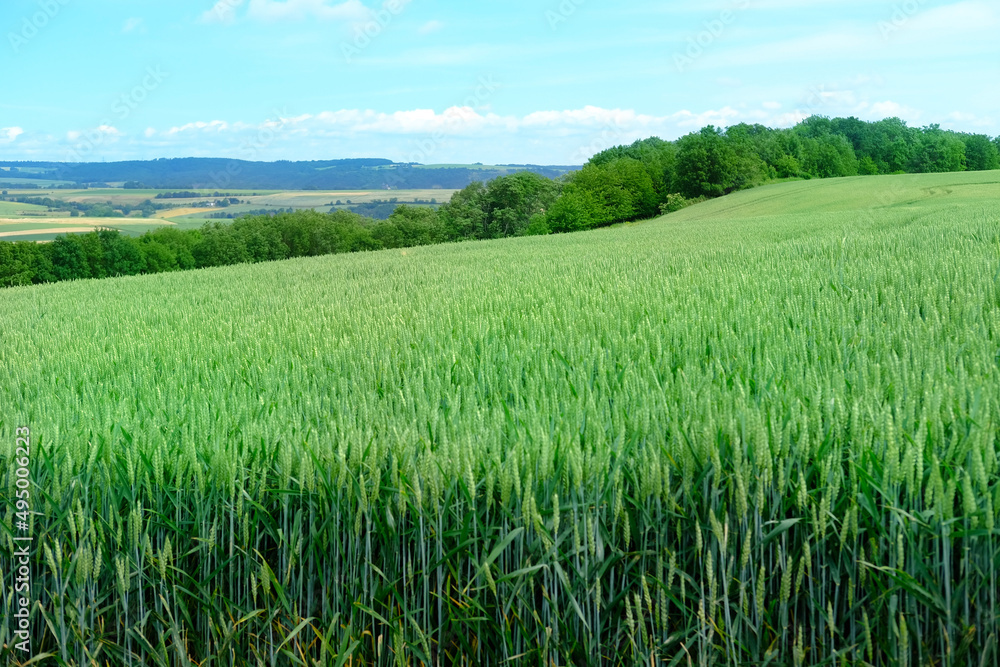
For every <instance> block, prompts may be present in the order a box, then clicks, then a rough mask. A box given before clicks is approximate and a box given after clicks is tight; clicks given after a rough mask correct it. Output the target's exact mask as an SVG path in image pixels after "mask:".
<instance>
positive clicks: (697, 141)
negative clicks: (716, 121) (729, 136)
mask: <svg viewBox="0 0 1000 667" xmlns="http://www.w3.org/2000/svg"><path fill="white" fill-rule="evenodd" d="M677 185H678V189H679V190H680V192H681V194H683V195H684V196H685V197H687V198H689V199H693V198H695V197H701V196H705V197H719V196H722V195H724V194H728V193H729V192H732V191H733V190H734V189H735V188H736V156H735V153H734V152H733V149H732V147H731V146H729V144H727V143H726V141H725V140H724V139H723V137H722V134H721V133H720V131H719V130H717V129H716V128H715V127H714V126H712V125H709V126H708V127H705V128H703V129H702V130H701V131H700V132H696V133H692V134H688V135H686V136H684V137H681V138H680V139H679V140H678V148H677Z"/></svg>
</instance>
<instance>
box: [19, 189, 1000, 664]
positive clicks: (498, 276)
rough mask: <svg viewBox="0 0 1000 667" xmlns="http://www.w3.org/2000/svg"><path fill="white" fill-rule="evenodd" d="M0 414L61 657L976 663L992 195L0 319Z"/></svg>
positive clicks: (101, 297) (689, 223)
mask: <svg viewBox="0 0 1000 667" xmlns="http://www.w3.org/2000/svg"><path fill="white" fill-rule="evenodd" d="M0 406H2V408H0V420H2V427H0V434H2V436H0V437H2V438H3V439H2V441H0V489H13V488H14V478H15V475H14V465H13V463H12V456H13V453H14V441H15V439H14V428H15V427H16V426H22V425H24V426H29V427H30V428H31V430H32V434H33V438H34V444H35V448H34V450H33V452H32V455H33V459H32V464H31V474H32V480H33V483H34V485H35V486H33V487H32V488H33V489H34V492H33V496H32V497H33V499H34V500H33V502H34V503H35V506H34V509H35V511H37V512H38V514H37V515H36V516H35V518H34V524H33V529H32V530H33V535H34V543H33V544H34V547H33V548H34V549H35V550H36V551H37V554H35V555H34V556H33V557H34V558H35V561H34V562H35V564H36V570H35V576H36V583H35V586H34V588H33V591H34V594H35V595H37V596H39V598H40V599H41V601H42V608H43V609H44V610H45V613H46V614H47V615H48V618H50V619H51V618H58V619H61V620H60V621H59V622H56V623H48V624H47V623H46V622H45V621H44V619H42V617H41V612H39V611H37V610H36V611H34V612H33V613H34V616H33V619H34V620H33V622H32V632H33V633H34V635H33V644H32V645H33V646H35V647H38V650H39V651H41V650H49V651H53V652H55V653H56V654H57V655H60V656H62V659H63V660H64V661H65V662H66V663H67V664H70V663H72V662H73V661H76V663H77V664H85V663H89V657H88V656H93V655H97V654H98V653H100V656H101V657H100V658H99V660H98V661H99V662H101V663H102V664H103V661H105V660H107V661H110V662H111V663H112V664H125V662H126V660H125V657H124V655H125V654H126V653H129V652H131V653H133V654H135V655H136V656H137V657H138V658H141V659H142V660H143V661H144V664H164V665H174V664H187V663H186V662H185V660H187V659H193V660H196V661H199V662H200V661H201V660H204V659H205V658H207V657H209V656H226V657H224V658H221V660H222V661H223V662H229V663H231V664H257V660H258V659H260V660H261V661H262V662H265V663H266V664H271V662H270V661H271V660H272V659H275V658H274V656H278V657H277V658H276V659H277V660H278V664H303V663H302V662H300V661H301V660H305V659H309V660H323V659H329V657H330V656H331V655H337V656H339V657H345V656H347V655H351V656H352V657H353V658H354V659H355V660H356V661H360V664H393V663H394V661H396V660H397V659H398V660H399V662H398V663H396V664H413V665H418V664H421V663H425V664H432V663H433V664H468V663H471V664H490V665H497V664H502V663H504V661H509V660H514V661H515V663H520V664H533V665H534V664H538V665H541V664H546V665H549V664H568V663H575V664H586V663H588V662H589V663H591V664H609V665H617V664H637V663H642V664H651V662H655V663H656V664H660V662H659V661H661V660H665V661H667V662H668V663H669V662H670V661H673V660H675V659H677V660H679V661H680V662H678V663H677V664H688V660H691V661H692V664H714V663H718V664H727V663H728V664H763V663H765V662H770V663H771V664H820V663H823V662H826V663H828V664H841V662H842V661H843V663H845V664H865V663H868V664H873V665H890V664H891V665H895V664H903V660H904V659H906V660H908V663H909V664H914V665H916V664H925V663H927V662H932V663H934V664H942V665H960V664H967V662H968V661H969V660H971V659H972V657H973V656H974V657H975V660H976V661H977V662H979V661H982V662H981V664H995V663H996V660H997V653H996V650H997V649H996V646H997V635H998V632H1000V600H998V589H1000V586H998V581H997V574H998V569H1000V539H998V538H1000V532H998V531H997V529H996V527H995V524H996V519H997V517H998V512H1000V478H998V470H1000V465H998V459H1000V172H982V173H972V174H939V175H905V176H881V177H863V178H849V179H829V180H822V181H805V182H794V183H785V184H779V185H773V186H766V187H761V188H758V189H755V190H751V191H745V192H740V193H736V194H734V195H731V196H728V197H725V198H722V199H718V200H713V201H710V202H706V203H704V204H700V205H697V206H693V207H690V208H688V209H684V210H683V211H680V212H678V213H674V214H671V215H669V216H666V217H664V218H660V219H657V220H653V221H649V222H645V223H641V224H633V225H626V226H623V227H618V228H614V229H605V230H599V231H594V232H588V233H581V234H569V235H560V236H551V237H534V238H523V239H510V240H503V241H495V242H479V243H462V244H451V245H442V246H431V247H424V248H414V249H409V250H406V251H383V252H377V253H364V254H355V255H340V256H333V257H322V258H312V259H300V260H293V261H287V262H278V263H270V264H259V265H253V266H236V267H226V268H221V269H211V270H202V271H191V272H185V273H180V274H173V275H170V274H159V275H154V276H145V277H132V278H124V279H112V280H101V281H82V282H75V283H61V284H55V285H46V286H40V287H33V288H14V289H8V290H3V291H0ZM11 496H12V492H11ZM4 521H5V523H6V526H7V531H8V532H12V533H13V534H14V535H17V534H18V533H17V531H16V527H15V526H14V518H13V514H12V511H11V512H8V514H7V515H6V516H5V517H4ZM3 542H6V544H3V543H2V542H0V567H2V568H3V571H4V573H5V576H6V573H7V572H10V571H13V566H11V565H10V563H11V562H12V560H11V559H12V558H13V556H12V550H13V549H14V543H13V542H8V541H7V540H6V538H3ZM5 549H6V550H7V551H5ZM46 549H48V550H49V551H50V552H51V553H52V554H56V555H54V556H53V555H47V553H46ZM33 554H34V552H33ZM95 563H97V564H99V566H98V565H95ZM5 585H10V582H9V581H8V582H7V583H6V584H5ZM3 593H4V595H3V596H0V604H3V605H7V607H6V608H4V609H3V615H4V616H5V617H8V614H13V612H14V611H15V607H13V606H12V605H13V604H14V602H13V601H12V598H11V597H10V596H8V591H7V589H4V591H3ZM240 619H242V620H240ZM237 621H239V622H237ZM4 632H8V631H7V630H6V629H4V628H0V639H2V640H3V642H2V643H10V641H11V639H10V635H9V634H7V635H3V634H2V633H4ZM286 640H287V641H286ZM107 647H112V648H111V649H110V650H109V648H107ZM101 651H103V653H101ZM323 651H328V653H326V654H321V652H323ZM324 655H325V657H324ZM286 661H287V662H286ZM308 664H313V663H312V662H309V663H308ZM320 664H324V663H320ZM330 664H333V663H332V662H331V663H330ZM341 664H342V663H341ZM355 664H357V663H355Z"/></svg>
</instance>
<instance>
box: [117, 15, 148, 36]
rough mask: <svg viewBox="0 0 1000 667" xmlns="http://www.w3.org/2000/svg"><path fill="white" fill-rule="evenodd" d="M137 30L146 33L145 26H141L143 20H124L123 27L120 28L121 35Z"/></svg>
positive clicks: (134, 18) (133, 18) (135, 18)
mask: <svg viewBox="0 0 1000 667" xmlns="http://www.w3.org/2000/svg"><path fill="white" fill-rule="evenodd" d="M136 30H138V31H139V32H146V26H145V25H143V20H142V19H141V18H137V17H135V16H133V17H132V18H129V19H126V20H125V25H123V26H122V32H123V33H129V32H133V31H136Z"/></svg>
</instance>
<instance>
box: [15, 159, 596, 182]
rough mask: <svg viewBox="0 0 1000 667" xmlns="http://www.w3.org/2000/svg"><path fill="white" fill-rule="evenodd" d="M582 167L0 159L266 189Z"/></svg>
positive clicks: (48, 169)
mask: <svg viewBox="0 0 1000 667" xmlns="http://www.w3.org/2000/svg"><path fill="white" fill-rule="evenodd" d="M577 169H579V167H573V166H553V167H546V166H537V165H509V166H505V165H500V166H484V165H440V166H434V165H416V164H397V163H394V162H392V161H391V160H381V159H374V158H365V159H352V160H322V161H313V162H289V161H286V160H283V161H280V162H246V161H243V160H228V159H222V158H178V159H170V160H168V159H160V160H149V161H136V162H107V163H103V162H91V163H66V162H0V184H2V183H4V182H5V180H4V179H5V178H7V179H10V180H14V179H16V180H17V182H18V183H25V181H24V180H22V179H28V182H30V180H39V181H46V182H51V181H67V182H70V183H79V184H87V183H101V184H104V183H126V182H129V183H132V184H135V185H136V186H137V187H138V186H142V187H146V188H155V189H164V188H166V189H173V188H192V189H193V188H212V189H219V188H259V189H267V190H356V189H388V188H392V189H428V188H444V189H461V188H464V187H465V186H467V185H469V183H472V182H473V181H486V180H490V179H492V178H496V177H497V176H504V175H506V174H509V173H512V172H515V171H532V172H535V173H537V174H541V175H543V176H546V177H548V178H556V177H558V176H561V175H562V174H565V173H567V172H570V171H575V170H577Z"/></svg>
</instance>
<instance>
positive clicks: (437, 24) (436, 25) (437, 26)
mask: <svg viewBox="0 0 1000 667" xmlns="http://www.w3.org/2000/svg"><path fill="white" fill-rule="evenodd" d="M443 27H444V23H442V22H441V21H428V22H427V23H425V24H423V25H422V26H420V28H419V29H418V30H417V32H419V33H420V34H421V35H429V34H431V33H434V32H437V31H439V30H441V28H443Z"/></svg>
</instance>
